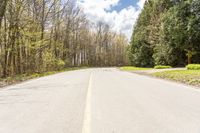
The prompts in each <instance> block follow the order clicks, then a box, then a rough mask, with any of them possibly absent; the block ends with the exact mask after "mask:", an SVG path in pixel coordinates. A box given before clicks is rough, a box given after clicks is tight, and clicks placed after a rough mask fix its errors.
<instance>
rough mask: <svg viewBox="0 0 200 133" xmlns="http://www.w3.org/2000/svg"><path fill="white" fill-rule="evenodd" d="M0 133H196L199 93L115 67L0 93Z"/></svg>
mask: <svg viewBox="0 0 200 133" xmlns="http://www.w3.org/2000/svg"><path fill="white" fill-rule="evenodd" d="M0 133H200V91H199V90H198V89H195V88H192V87H188V86H184V85H182V84H177V83H174V82H169V81H164V80H160V79H155V78H151V77H146V76H142V75H137V74H133V73H128V72H123V71H119V70H117V69H115V68H99V69H98V68H96V69H85V70H77V71H71V72H64V73H59V74H55V75H52V76H47V77H43V78H38V79H34V80H30V81H27V82H24V83H21V84H18V85H13V86H9V87H6V88H3V89H1V90H0Z"/></svg>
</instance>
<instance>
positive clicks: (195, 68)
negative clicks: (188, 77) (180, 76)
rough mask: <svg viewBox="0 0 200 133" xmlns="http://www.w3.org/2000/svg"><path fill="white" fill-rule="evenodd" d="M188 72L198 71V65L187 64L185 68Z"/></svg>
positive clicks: (199, 67) (199, 66)
mask: <svg viewBox="0 0 200 133" xmlns="http://www.w3.org/2000/svg"><path fill="white" fill-rule="evenodd" d="M186 68H187V69H188V70H200V64H189V65H187V66H186Z"/></svg>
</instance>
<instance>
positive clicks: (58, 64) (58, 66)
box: [56, 59, 65, 70]
mask: <svg viewBox="0 0 200 133" xmlns="http://www.w3.org/2000/svg"><path fill="white" fill-rule="evenodd" d="M64 67H65V62H64V61H63V60H61V59H58V60H56V69H57V70H62V69H64Z"/></svg>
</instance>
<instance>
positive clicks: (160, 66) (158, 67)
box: [154, 65, 172, 69]
mask: <svg viewBox="0 0 200 133" xmlns="http://www.w3.org/2000/svg"><path fill="white" fill-rule="evenodd" d="M167 68H172V67H171V66H162V65H158V66H155V67H154V69H167Z"/></svg>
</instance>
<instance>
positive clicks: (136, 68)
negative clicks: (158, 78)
mask: <svg viewBox="0 0 200 133" xmlns="http://www.w3.org/2000/svg"><path fill="white" fill-rule="evenodd" d="M151 69H152V68H143V67H134V66H124V67H120V70H124V71H138V70H151Z"/></svg>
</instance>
